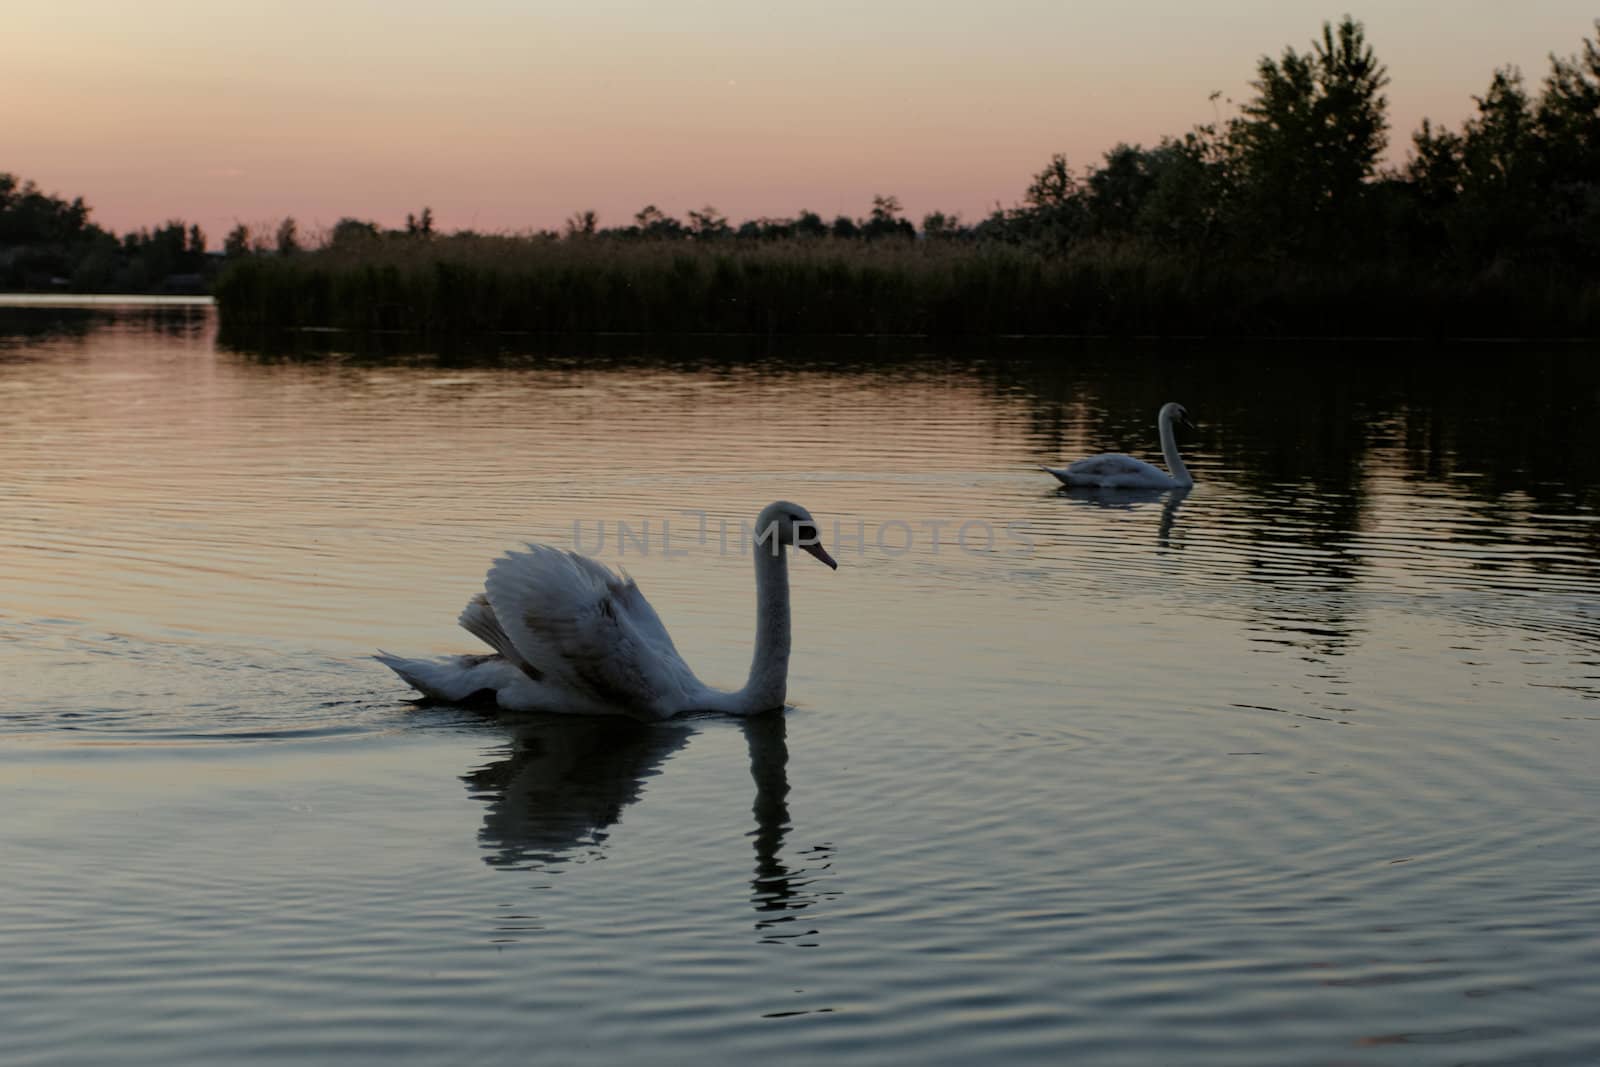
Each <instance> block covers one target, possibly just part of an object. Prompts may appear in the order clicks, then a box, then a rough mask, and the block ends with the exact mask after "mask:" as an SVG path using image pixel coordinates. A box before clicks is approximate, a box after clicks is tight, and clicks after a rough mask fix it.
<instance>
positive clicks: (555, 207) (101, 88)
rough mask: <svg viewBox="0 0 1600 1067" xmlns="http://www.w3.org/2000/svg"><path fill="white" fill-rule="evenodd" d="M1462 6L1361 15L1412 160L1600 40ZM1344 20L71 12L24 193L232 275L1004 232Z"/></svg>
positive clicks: (1158, 0) (364, 2) (1038, 9)
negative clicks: (679, 241) (649, 240)
mask: <svg viewBox="0 0 1600 1067" xmlns="http://www.w3.org/2000/svg"><path fill="white" fill-rule="evenodd" d="M13 3H15V0H13ZM1442 6H1443V5H1439V4H1438V3H1436V2H1435V3H1423V2H1420V0H1402V2H1395V0H1390V2H1386V3H1383V4H1381V5H1375V4H1369V5H1367V7H1366V9H1365V10H1363V9H1362V8H1360V7H1354V6H1352V7H1350V8H1349V10H1350V13H1351V14H1352V15H1354V16H1355V17H1356V18H1357V19H1359V20H1361V21H1362V22H1364V23H1365V24H1366V28H1367V36H1368V39H1369V40H1370V41H1371V42H1372V43H1373V45H1374V47H1375V49H1376V51H1377V53H1378V57H1379V59H1380V60H1382V61H1383V62H1384V63H1385V64H1387V66H1388V68H1389V74H1390V77H1391V84H1390V85H1389V88H1388V91H1387V95H1388V98H1389V104H1390V108H1389V116H1390V122H1391V127H1392V128H1391V131H1390V152H1389V155H1390V157H1391V159H1392V160H1395V161H1398V160H1402V159H1404V157H1405V154H1406V150H1407V147H1408V146H1409V142H1410V137H1411V133H1412V131H1413V130H1415V129H1416V127H1417V126H1418V124H1419V123H1420V122H1421V120H1422V118H1423V117H1424V116H1427V117H1429V118H1432V119H1433V120H1434V121H1435V122H1443V123H1446V124H1448V125H1451V126H1454V125H1456V124H1458V123H1459V122H1460V121H1461V120H1462V119H1463V118H1465V117H1466V116H1467V114H1468V113H1469V112H1470V111H1471V109H1472V107H1473V103H1472V96H1473V94H1478V93H1482V92H1483V90H1484V88H1485V87H1486V86H1487V85H1488V83H1489V79H1490V76H1491V74H1492V72H1493V71H1494V69H1495V68H1496V67H1498V66H1502V65H1506V64H1515V65H1517V66H1520V67H1521V68H1522V70H1523V72H1524V74H1525V75H1526V77H1527V79H1528V82H1529V84H1530V88H1535V87H1537V85H1538V83H1539V82H1540V81H1542V79H1543V77H1544V75H1545V73H1546V72H1547V70H1548V67H1549V61H1548V55H1549V53H1551V52H1554V53H1556V54H1559V55H1569V54H1571V53H1574V52H1576V51H1578V50H1579V49H1580V48H1581V47H1582V42H1583V40H1584V38H1585V37H1586V36H1590V35H1592V33H1593V31H1594V19H1595V11H1594V10H1593V9H1592V8H1591V7H1588V6H1587V5H1586V4H1584V3H1580V2H1577V0H1527V2H1525V3H1522V4H1517V5H1511V4H1506V3H1504V2H1503V0H1496V2H1487V3H1486V2H1475V0H1465V2H1461V3H1457V4H1454V5H1449V7H1448V9H1447V10H1448V12H1449V13H1448V14H1447V15H1445V16H1443V17H1442V18H1441V15H1440V13H1439V12H1440V10H1441V7H1442ZM1345 7H1346V5H1337V4H1336V5H1334V6H1332V7H1329V6H1328V5H1326V4H1313V3H1309V2H1307V0H1220V2H1215V3H1211V4H1207V5H1204V8H1205V10H1201V9H1200V8H1201V5H1196V4H1194V3H1193V2H1192V0H1144V2H1139V3H1124V4H1120V5H1112V4H1098V5H1085V4H1067V3H1060V2H1047V0H990V2H986V3H942V2H939V0H921V2H917V3H912V2H909V0H875V2H873V3H871V4H870V5H862V4H846V3H841V2H838V0H812V2H811V3H809V4H806V5H803V6H795V7H784V8H778V7H775V6H773V7H768V6H766V5H759V4H751V3H749V2H748V0H746V2H743V3H740V2H735V0H681V2H676V3H669V2H664V0H544V2H527V0H522V2H515V0H459V2H457V3H455V4H451V5H443V4H437V3H427V4H425V3H421V2H414V0H389V2H378V0H361V2H354V0H324V2H322V3H315V4H314V3H307V2H303V0H280V2H278V3H273V4H265V3H251V4H234V5H226V4H218V3H217V2H216V0H210V2H206V3H202V2H199V0H147V2H145V3H140V4H128V3H125V2H120V0H118V2H81V0H58V2H55V3H51V4H49V5H45V4H39V3H35V4H30V5H27V6H22V7H19V8H17V9H15V10H11V11H8V12H7V14H6V16H5V28H4V31H3V33H0V100H3V101H5V103H4V104H3V105H0V108H3V112H0V113H3V114H4V122H3V125H0V129H3V130H4V141H3V143H0V151H3V154H0V171H9V172H11V173H13V174H16V175H18V176H19V177H22V178H31V179H33V180H34V181H36V182H38V183H39V184H40V185H41V186H42V187H44V188H45V189H46V190H47V191H49V192H53V193H56V194H57V195H61V196H64V197H67V198H69V199H70V198H71V197H74V196H82V197H83V198H84V199H85V200H86V201H88V203H89V204H90V205H91V206H92V207H93V209H94V214H93V218H94V219H95V220H96V221H97V222H99V223H100V224H101V225H103V226H107V227H110V228H112V229H114V230H116V231H118V232H122V231H126V230H129V229H134V228H138V227H140V226H148V225H153V224H156V223H159V222H161V221H163V220H166V219H169V218H182V219H185V220H187V221H190V222H197V223H199V224H200V225H201V226H202V227H203V228H204V229H205V231H206V233H207V235H208V238H209V242H210V244H211V245H212V246H213V247H215V246H218V245H220V243H221V239H222V236H223V235H224V234H225V233H226V231H227V230H228V229H229V228H230V227H232V226H233V225H234V224H235V223H237V222H244V223H246V224H251V225H256V226H259V225H261V224H264V223H272V222H275V221H276V220H277V219H279V218H282V217H284V216H286V215H292V216H294V217H295V218H297V219H298V220H299V221H300V225H301V229H302V232H307V231H315V230H316V229H317V228H318V227H319V226H321V227H327V226H331V225H332V224H333V223H334V222H336V221H337V220H338V219H340V218H341V217H346V216H349V217H356V218H362V219H371V220H375V221H377V222H378V223H380V224H381V225H385V226H399V225H401V224H402V223H403V221H404V219H405V216H406V214H407V213H408V212H414V211H419V210H420V209H421V208H422V206H423V205H428V206H430V207H431V208H432V210H433V213H434V216H435V219H436V220H437V224H438V226H439V227H440V228H441V229H447V230H453V229H458V228H466V227H470V228H473V229H477V230H482V231H520V230H525V229H529V228H538V227H551V228H554V227H558V226H559V225H560V223H561V221H562V220H563V219H564V218H566V217H567V216H568V215H570V214H572V213H573V212H575V211H579V210H583V209H593V210H595V211H597V212H598V213H599V215H600V222H601V225H620V224H625V223H626V222H627V221H629V220H630V219H631V218H632V216H633V214H634V212H636V211H637V210H639V208H641V207H642V206H644V205H645V204H655V205H656V206H658V207H660V208H661V209H662V210H663V211H665V212H667V213H668V214H672V215H677V216H679V217H682V216H683V215H684V214H685V213H686V212H687V211H689V210H690V209H696V208H699V207H701V206H702V205H706V204H711V205H715V206H716V207H717V208H718V209H719V210H720V211H722V212H723V213H724V214H725V215H728V216H730V217H732V218H734V219H736V220H737V219H743V218H750V217H756V216H762V215H771V216H785V215H793V214H794V213H796V212H797V211H798V210H799V209H801V208H809V209H811V210H813V211H817V212H818V213H820V214H822V215H824V216H826V217H829V218H831V217H833V216H834V215H836V214H849V215H852V216H857V217H859V216H861V215H864V214H866V213H867V211H868V209H869V207H870V204H871V200H872V197H873V195H874V194H880V193H881V194H892V195H895V196H898V197H899V199H900V201H901V202H902V204H903V205H904V206H905V209H906V213H907V215H908V216H910V217H912V218H913V219H920V218H921V216H922V215H923V214H924V213H926V212H929V211H933V210H943V211H946V212H952V211H953V212H959V213H960V214H961V215H962V216H963V218H965V219H967V220H968V221H976V220H977V219H979V218H981V217H982V216H984V215H985V214H987V213H988V212H989V211H990V210H992V209H993V207H994V206H995V204H996V202H999V203H1002V204H1005V205H1011V204H1014V203H1016V202H1017V201H1018V200H1020V199H1021V196H1022V193H1023V190H1024V189H1025V188H1026V186H1027V184H1028V180H1029V177H1030V176H1031V175H1032V174H1033V173H1035V172H1036V171H1038V170H1039V169H1040V168H1041V167H1042V166H1044V164H1045V163H1046V162H1047V161H1048V160H1049V158H1050V156H1051V154H1052V153H1055V152H1064V153H1065V154H1066V155H1067V157H1068V159H1069V160H1070V161H1071V163H1072V164H1073V166H1074V167H1075V168H1077V169H1082V168H1083V167H1084V166H1085V165H1087V164H1091V163H1094V162H1096V161H1097V160H1099V158H1100V157H1101V155H1102V154H1103V153H1104V152H1105V151H1106V150H1107V149H1108V148H1110V147H1112V146H1113V145H1114V144H1116V143H1117V142H1119V141H1127V142H1133V143H1144V144H1153V143H1154V142H1156V141H1157V140H1159V138H1160V137H1161V136H1162V135H1163V134H1179V133H1182V132H1183V131H1185V130H1187V129H1189V128H1191V127H1193V126H1194V125H1195V124H1196V123H1200V122H1208V121H1212V120H1213V119H1216V118H1218V117H1224V118H1225V117H1227V115H1228V114H1230V113H1231V108H1230V105H1229V103H1228V100H1229V99H1231V100H1235V101H1237V100H1243V99H1247V98H1248V97H1249V95H1250V89H1249V82H1250V80H1251V78H1252V77H1253V75H1254V70H1255V64H1256V62H1257V60H1258V59H1259V58H1260V57H1261V56H1262V55H1263V54H1271V55H1274V56H1276V55H1278V54H1280V53H1281V52H1282V51H1283V49H1284V47H1285V46H1288V45H1293V46H1294V47H1295V48H1297V49H1301V50H1304V49H1306V48H1308V47H1309V43H1310V40H1311V38H1312V37H1313V36H1314V35H1316V34H1317V33H1318V32H1319V30H1320V27H1321V24H1322V22H1323V21H1324V20H1336V19H1338V18H1339V17H1340V15H1342V14H1343V13H1344V10H1345ZM1214 90H1216V91H1220V92H1221V93H1222V94H1223V97H1224V99H1222V100H1219V101H1216V102H1212V101H1211V100H1210V99H1209V96H1210V94H1211V93H1212V92H1213V91H1214Z"/></svg>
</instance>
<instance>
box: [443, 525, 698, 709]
mask: <svg viewBox="0 0 1600 1067" xmlns="http://www.w3.org/2000/svg"><path fill="white" fill-rule="evenodd" d="M484 587H485V590H486V603H485V604H484V608H485V609H487V611H488V613H489V614H490V615H491V616H492V618H493V619H494V621H495V624H496V627H498V629H499V632H500V635H503V636H504V638H505V640H506V641H507V642H508V643H509V644H510V646H511V648H512V651H513V652H514V653H515V657H516V658H517V659H519V660H520V661H521V662H522V663H525V664H526V665H527V666H528V667H529V668H532V669H533V670H535V671H538V672H539V675H540V677H542V678H544V679H545V680H546V681H548V682H549V683H551V684H552V685H553V686H555V687H557V688H559V689H562V690H566V691H570V692H573V693H574V694H575V695H577V694H582V695H586V696H589V697H591V698H592V699H593V700H595V701H597V702H599V703H601V704H604V705H608V706H612V707H616V708H617V709H619V710H626V711H629V712H631V713H633V714H642V715H645V716H648V717H656V716H663V715H671V714H673V713H674V712H676V711H678V710H681V709H682V707H683V706H684V704H685V702H686V700H687V698H688V696H689V694H690V693H692V692H694V691H695V689H696V688H697V687H698V686H699V683H698V682H696V681H695V678H694V675H693V674H692V673H691V672H690V671H689V668H688V666H687V665H686V664H685V663H684V662H683V659H682V657H680V656H679V655H678V651H677V649H676V648H675V647H673V644H672V639H671V638H670V637H668V636H667V631H666V627H664V626H663V625H662V624H661V619H660V617H659V616H657V615H656V613H655V610H654V609H653V608H651V607H650V604H649V603H648V602H647V601H646V600H645V598H644V594H643V593H641V592H640V591H639V587H638V586H637V585H636V584H635V583H634V582H633V580H632V579H630V578H626V577H624V576H622V575H618V574H617V573H615V572H614V571H612V570H611V569H610V568H609V567H607V566H605V565H604V564H601V563H598V562H596V561H595V560H592V559H589V558H588V557H586V556H580V555H578V554H577V553H575V552H567V551H564V550H562V549H558V548H552V547H550V546H549V545H529V546H528V550H527V551H526V552H510V553H507V554H506V555H505V556H502V557H501V558H500V559H498V560H496V561H495V562H494V565H493V566H491V567H490V568H489V575H488V578H487V580H486V581H485V583H484ZM468 611H469V612H473V616H474V617H473V622H474V624H475V625H482V624H483V623H484V619H483V618H482V609H479V610H476V611H475V610H474V609H473V606H472V605H470V604H469V605H468ZM466 614H467V613H463V615H464V616H465V615H466ZM465 624H466V619H465V618H464V619H463V625H465ZM485 628H487V627H485ZM469 629H472V627H469ZM473 632H474V633H479V631H478V630H477V629H473ZM490 632H491V633H492V632H493V631H492V630H491V631H490ZM479 636H484V635H483V634H482V633H479ZM485 639H486V640H487V638H485ZM490 643H491V644H494V642H492V641H491V642H490Z"/></svg>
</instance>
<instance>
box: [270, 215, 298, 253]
mask: <svg viewBox="0 0 1600 1067" xmlns="http://www.w3.org/2000/svg"><path fill="white" fill-rule="evenodd" d="M276 245H277V249H278V255H280V256H292V255H294V254H295V253H296V252H298V251H300V228H299V226H297V225H296V224H295V221H294V217H293V216H289V217H288V218H285V219H284V220H283V221H282V222H280V223H278V233H277V237H276Z"/></svg>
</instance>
